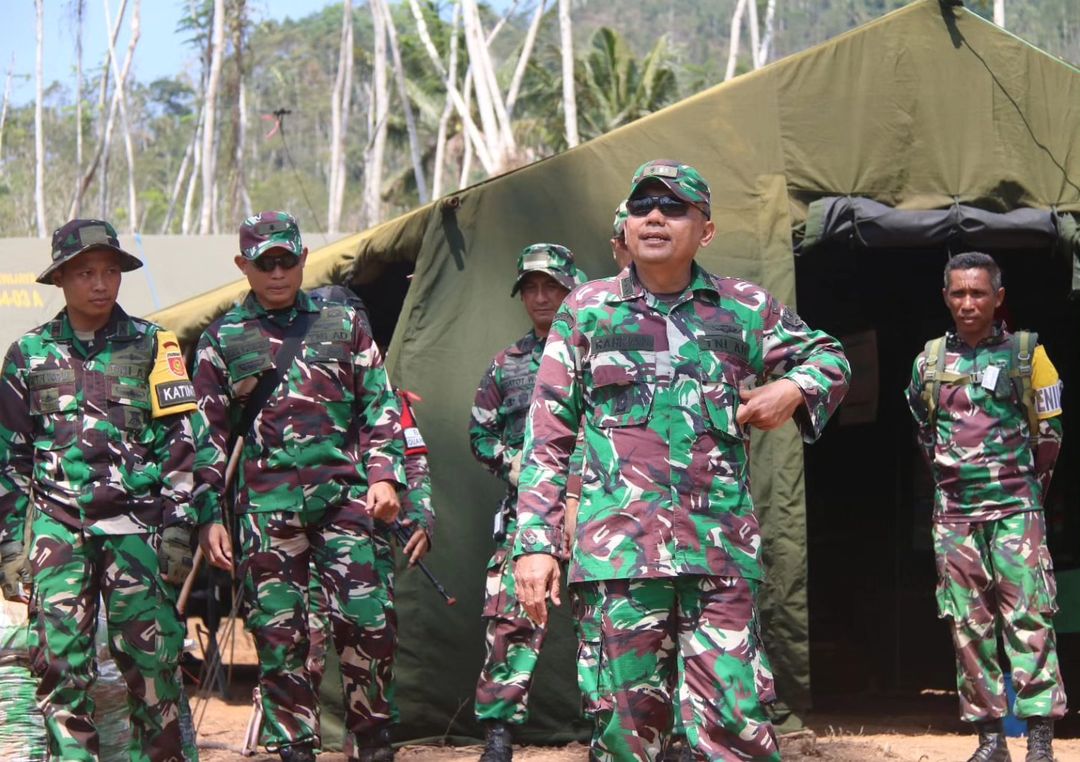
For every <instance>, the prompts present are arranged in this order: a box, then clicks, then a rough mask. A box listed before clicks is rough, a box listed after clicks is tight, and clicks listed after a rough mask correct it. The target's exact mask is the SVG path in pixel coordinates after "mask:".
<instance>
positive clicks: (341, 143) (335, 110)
mask: <svg viewBox="0 0 1080 762" xmlns="http://www.w3.org/2000/svg"><path fill="white" fill-rule="evenodd" d="M352 73H353V7H352V0H345V2H343V3H342V17H341V48H340V50H339V52H338V69H337V76H336V77H335V78H334V89H333V90H332V91H331V92H330V179H329V181H328V183H327V186H328V187H327V189H328V191H329V192H328V194H327V196H328V200H327V205H326V207H327V208H326V229H327V231H329V232H330V233H336V232H338V227H339V226H340V225H341V207H342V205H343V203H344V196H345V135H346V130H347V126H348V120H349V103H350V95H351V93H352Z"/></svg>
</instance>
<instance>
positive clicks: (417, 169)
mask: <svg viewBox="0 0 1080 762" xmlns="http://www.w3.org/2000/svg"><path fill="white" fill-rule="evenodd" d="M369 2H377V3H379V4H380V5H382V9H383V18H384V19H386V34H387V39H388V40H389V42H390V53H391V55H392V56H393V60H394V80H395V81H396V82H397V89H398V98H399V99H400V100H401V108H402V110H403V111H404V112H405V129H406V130H407V131H408V133H409V157H410V158H411V159H412V165H413V177H414V178H415V180H416V192H417V195H418V196H419V197H420V203H421V204H426V203H427V202H428V201H429V200H430V196H428V189H427V178H426V177H425V176H424V162H423V159H422V158H421V156H420V139H419V137H418V136H417V134H416V119H415V118H414V116H413V110H412V103H411V102H410V101H409V90H408V87H407V86H406V82H405V67H404V65H403V64H402V63H401V51H400V49H399V48H398V41H397V29H395V28H394V16H393V13H392V12H391V10H390V6H389V5H388V4H387V3H385V2H383V0H369Z"/></svg>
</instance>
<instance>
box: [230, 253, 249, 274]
mask: <svg viewBox="0 0 1080 762" xmlns="http://www.w3.org/2000/svg"><path fill="white" fill-rule="evenodd" d="M233 262H235V263H236V269H237V270H239V271H240V272H242V273H243V274H244V275H247V267H246V265H247V260H246V259H244V258H243V257H241V256H239V255H238V256H235V257H233Z"/></svg>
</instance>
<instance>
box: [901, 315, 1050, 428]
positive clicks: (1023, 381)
mask: <svg viewBox="0 0 1080 762" xmlns="http://www.w3.org/2000/svg"><path fill="white" fill-rule="evenodd" d="M1038 341H1039V334H1037V333H1034V332H1032V331H1017V332H1016V333H1014V334H1013V335H1012V338H1011V342H1012V353H1011V355H1010V357H1011V361H1010V363H1009V368H1008V374H1007V377H1008V378H1009V379H1010V381H1011V383H1012V385H1013V387H1014V389H1015V390H1016V393H1017V396H1019V397H1020V402H1021V404H1022V405H1023V406H1024V413H1025V414H1026V415H1027V420H1028V436H1029V437H1034V436H1035V434H1036V433H1037V432H1038V431H1039V414H1038V412H1037V411H1036V410H1035V390H1034V388H1033V387H1032V384H1031V370H1032V363H1031V358H1032V355H1033V353H1034V350H1035V345H1036V344H1038ZM925 352H926V368H925V370H924V371H923V376H922V381H923V393H922V399H923V402H924V403H925V404H926V413H927V420H928V422H929V425H930V430H931V431H933V432H934V434H935V436H936V435H937V428H936V424H937V408H938V391H939V390H938V387H939V386H940V385H941V384H948V385H950V386H960V385H963V384H970V383H973V382H974V379H973V378H972V376H971V375H970V374H968V373H954V372H952V371H947V370H945V337H944V336H939V337H937V338H936V339H931V340H930V341H928V342H926V349H925Z"/></svg>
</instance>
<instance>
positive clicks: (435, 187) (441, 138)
mask: <svg viewBox="0 0 1080 762" xmlns="http://www.w3.org/2000/svg"><path fill="white" fill-rule="evenodd" d="M409 2H410V5H412V9H413V15H416V14H418V13H419V10H420V8H419V6H418V5H417V4H416V0H409ZM460 24H461V1H460V0H455V2H454V11H453V14H452V15H451V17H450V54H449V60H448V61H447V64H446V70H445V72H443V74H444V77H443V78H444V79H445V80H446V82H447V88H446V105H445V106H443V111H442V115H441V116H440V117H439V129H438V131H437V132H436V135H435V162H434V164H435V166H434V168H433V169H432V171H431V196H432V198H438V197H439V196H441V195H442V176H443V169H444V167H443V164H444V163H445V162H446V131H447V128H448V127H449V124H450V116H451V115H452V114H453V113H454V99H453V98H452V97H451V94H450V89H451V86H454V87H456V85H455V82H456V80H457V62H458V26H459V25H460ZM417 27H418V28H419V27H423V28H424V32H423V33H422V35H421V36H423V35H426V34H427V26H426V25H425V24H424V18H423V16H420V19H419V21H418V22H417ZM425 43H426V44H428V45H431V38H430V37H428V39H427V40H426V41H425ZM431 47H432V48H434V47H435V46H434V45H431ZM435 58H436V60H438V55H437V54H436V57H435ZM465 142H466V143H467V144H469V139H468V137H465ZM470 145H471V144H470Z"/></svg>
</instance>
